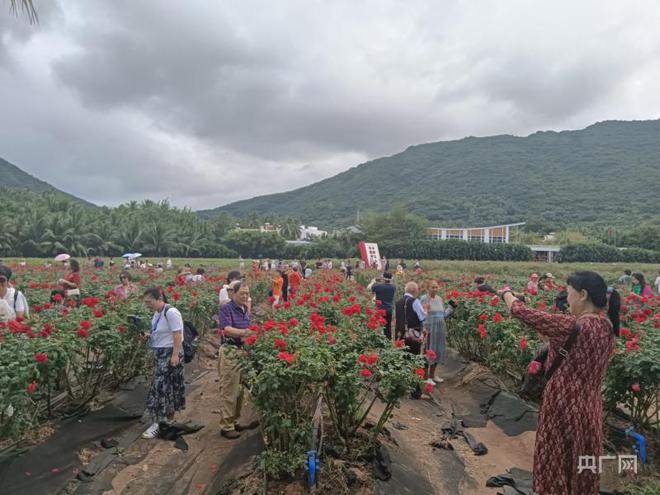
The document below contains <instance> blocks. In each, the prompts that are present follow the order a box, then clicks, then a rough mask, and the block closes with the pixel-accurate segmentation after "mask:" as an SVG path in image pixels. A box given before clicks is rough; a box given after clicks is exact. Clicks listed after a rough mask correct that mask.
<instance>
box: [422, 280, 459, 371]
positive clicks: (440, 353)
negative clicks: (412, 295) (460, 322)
mask: <svg viewBox="0 0 660 495" xmlns="http://www.w3.org/2000/svg"><path fill="white" fill-rule="evenodd" d="M438 291H440V286H439V285H438V282H431V285H429V292H428V294H426V295H424V296H422V297H421V298H420V300H421V302H422V306H423V307H424V309H425V310H426V312H427V314H428V315H429V317H428V318H427V319H426V321H425V322H424V324H425V325H426V327H427V330H428V332H429V342H428V346H427V349H428V350H431V351H433V352H435V359H434V360H433V361H431V371H430V373H429V378H432V379H433V380H435V381H436V382H438V383H440V382H441V381H442V379H441V378H436V377H435V368H436V366H437V365H438V364H445V363H446V362H447V325H445V316H448V315H449V314H451V312H452V309H451V307H450V308H449V309H445V303H444V301H443V300H442V297H440V295H439V294H438Z"/></svg>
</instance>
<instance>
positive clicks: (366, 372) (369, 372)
mask: <svg viewBox="0 0 660 495" xmlns="http://www.w3.org/2000/svg"><path fill="white" fill-rule="evenodd" d="M360 374H361V375H362V376H364V377H366V378H369V377H370V376H372V375H373V373H372V372H371V371H369V370H368V369H367V368H362V369H361V370H360Z"/></svg>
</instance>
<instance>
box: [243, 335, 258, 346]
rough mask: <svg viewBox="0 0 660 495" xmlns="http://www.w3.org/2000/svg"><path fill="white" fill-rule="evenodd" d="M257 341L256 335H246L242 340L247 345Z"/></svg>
mask: <svg viewBox="0 0 660 495" xmlns="http://www.w3.org/2000/svg"><path fill="white" fill-rule="evenodd" d="M256 341H257V336H256V335H250V336H248V337H245V338H244V339H243V342H244V343H245V344H247V345H252V344H254V343H255V342H256Z"/></svg>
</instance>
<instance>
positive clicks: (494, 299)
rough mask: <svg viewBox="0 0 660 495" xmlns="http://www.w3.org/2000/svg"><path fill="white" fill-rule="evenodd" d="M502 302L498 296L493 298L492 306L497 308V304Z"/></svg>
mask: <svg viewBox="0 0 660 495" xmlns="http://www.w3.org/2000/svg"><path fill="white" fill-rule="evenodd" d="M499 302H500V298H499V297H497V296H493V298H492V299H491V300H490V305H491V306H497V304H498V303H499Z"/></svg>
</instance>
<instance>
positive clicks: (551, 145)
mask: <svg viewBox="0 0 660 495" xmlns="http://www.w3.org/2000/svg"><path fill="white" fill-rule="evenodd" d="M659 198H660V120H653V121H633V122H624V121H606V122H600V123H597V124H594V125H591V126H589V127H587V128H586V129H582V130H577V131H562V132H554V131H545V132H536V133H534V134H532V135H530V136H527V137H517V136H511V135H502V136H491V137H467V138H464V139H460V140H456V141H443V142H437V143H428V144H421V145H418V146H411V147H409V148H408V149H407V150H405V151H404V152H402V153H399V154H396V155H394V156H390V157H385V158H378V159H376V160H372V161H369V162H367V163H363V164H361V165H358V166H356V167H353V168H351V169H349V170H347V171H346V172H343V173H341V174H338V175H336V176H334V177H331V178H329V179H326V180H323V181H321V182H317V183H315V184H312V185H309V186H306V187H302V188H300V189H296V190H293V191H289V192H284V193H278V194H270V195H267V196H259V197H256V198H252V199H248V200H243V201H238V202H235V203H231V204H228V205H225V206H222V207H219V208H216V209H214V210H206V211H203V212H200V214H201V215H203V216H206V217H209V216H213V215H215V214H217V213H220V212H228V213H231V214H233V215H235V216H238V217H244V216H246V215H248V214H249V213H250V212H257V213H259V214H266V213H273V214H282V215H294V216H298V217H300V218H301V220H302V221H303V222H304V223H312V224H319V225H322V226H327V225H342V224H344V225H346V224H350V223H351V222H354V219H355V217H356V213H357V212H358V210H359V211H360V212H365V211H369V210H371V211H384V210H388V209H390V208H391V206H392V205H393V204H401V205H404V206H405V207H407V208H409V209H410V210H412V211H414V212H416V213H419V214H421V215H423V216H425V217H427V218H428V219H429V220H431V222H432V223H433V224H437V225H439V224H442V225H445V226H453V225H466V224H468V226H480V225H484V224H499V223H505V222H515V221H525V220H535V221H547V222H552V223H557V222H560V223H562V224H570V223H574V222H578V223H587V222H597V223H603V224H610V225H613V224H617V225H622V224H625V225H630V223H631V222H638V221H649V220H656V221H657V220H658V218H659V213H658V212H659V211H660V209H659V208H658V206H657V204H658V199H659Z"/></svg>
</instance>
